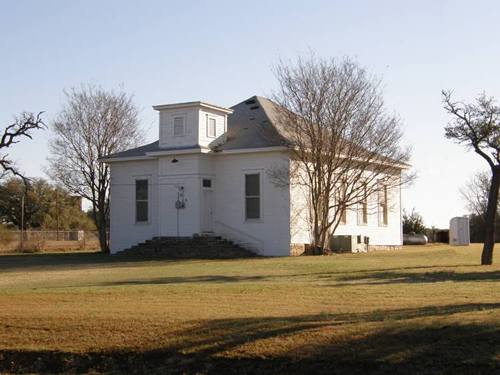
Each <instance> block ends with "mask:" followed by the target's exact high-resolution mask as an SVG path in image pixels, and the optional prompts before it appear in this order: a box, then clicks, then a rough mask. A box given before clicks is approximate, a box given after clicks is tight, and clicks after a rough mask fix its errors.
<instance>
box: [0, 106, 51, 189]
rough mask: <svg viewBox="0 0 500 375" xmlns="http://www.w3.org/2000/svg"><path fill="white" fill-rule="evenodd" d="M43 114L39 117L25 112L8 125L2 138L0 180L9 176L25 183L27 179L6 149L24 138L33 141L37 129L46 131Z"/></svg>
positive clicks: (0, 142)
mask: <svg viewBox="0 0 500 375" xmlns="http://www.w3.org/2000/svg"><path fill="white" fill-rule="evenodd" d="M41 116H42V112H40V113H38V114H37V115H35V114H33V113H31V112H23V113H22V114H21V115H20V116H19V117H17V118H16V119H15V120H14V122H13V123H12V124H10V125H8V126H7V127H6V128H5V129H4V131H3V134H2V135H1V138H0V169H1V170H0V179H1V178H3V177H5V175H7V174H11V175H15V176H18V177H21V178H22V179H23V180H24V181H25V182H26V178H25V177H24V176H23V175H22V174H21V172H20V171H19V169H18V168H17V167H16V166H15V164H14V162H13V161H12V159H10V158H9V155H8V154H6V153H5V149H7V148H9V147H11V146H13V145H15V144H16V143H19V142H20V141H21V139H22V138H29V139H32V133H33V131H34V130H37V129H44V128H45V124H44V122H43V120H42V117H41Z"/></svg>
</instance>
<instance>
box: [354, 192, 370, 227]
mask: <svg viewBox="0 0 500 375" xmlns="http://www.w3.org/2000/svg"><path fill="white" fill-rule="evenodd" d="M363 187H364V189H363V190H364V194H363V195H364V198H363V201H362V202H359V203H358V210H357V223H358V225H359V226H366V225H368V193H367V190H368V187H367V186H366V183H363Z"/></svg>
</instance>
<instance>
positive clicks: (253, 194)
mask: <svg viewBox="0 0 500 375" xmlns="http://www.w3.org/2000/svg"><path fill="white" fill-rule="evenodd" d="M245 218H246V219H247V220H251V219H260V174H259V173H253V174H246V175H245Z"/></svg>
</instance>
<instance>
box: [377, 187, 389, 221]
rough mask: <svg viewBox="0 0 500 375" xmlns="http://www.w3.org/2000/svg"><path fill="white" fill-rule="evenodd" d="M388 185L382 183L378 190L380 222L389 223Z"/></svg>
mask: <svg viewBox="0 0 500 375" xmlns="http://www.w3.org/2000/svg"><path fill="white" fill-rule="evenodd" d="M387 204H388V202H387V186H386V185H382V186H381V187H380V190H379V192H378V224H379V225H387V223H388V217H387V216H388V209H387V207H388V206H387Z"/></svg>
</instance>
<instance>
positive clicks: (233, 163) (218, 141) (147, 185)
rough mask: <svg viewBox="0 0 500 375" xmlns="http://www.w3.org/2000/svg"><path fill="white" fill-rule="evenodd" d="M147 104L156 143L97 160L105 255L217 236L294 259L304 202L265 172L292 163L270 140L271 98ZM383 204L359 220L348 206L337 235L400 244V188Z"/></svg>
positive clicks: (306, 238) (302, 235)
mask: <svg viewBox="0 0 500 375" xmlns="http://www.w3.org/2000/svg"><path fill="white" fill-rule="evenodd" d="M153 108H154V109H155V110H157V111H158V113H159V140H158V141H156V142H153V143H151V144H147V145H145V146H141V147H138V148H135V149H131V150H127V151H123V152H119V153H116V154H113V155H109V156H107V157H106V158H104V159H103V160H102V161H103V162H106V163H108V164H109V165H110V169H111V189H110V201H111V207H110V215H111V217H110V221H111V228H110V246H111V252H112V253H116V252H119V251H121V250H124V249H127V248H130V247H132V246H134V245H136V244H137V243H140V242H143V241H145V240H148V239H151V238H153V237H162V236H166V237H167V236H168V237H175V236H180V237H190V236H193V235H204V234H206V235H218V236H222V237H223V238H226V239H229V240H232V241H233V242H235V243H238V244H241V245H242V246H244V247H246V248H248V249H249V250H253V251H255V252H257V253H258V254H260V255H268V256H286V255H290V254H296V253H297V249H302V248H303V246H304V244H307V243H309V242H310V230H309V225H308V224H307V223H308V220H307V218H306V217H305V215H307V213H306V211H307V210H302V211H304V214H303V215H302V217H299V218H296V217H294V214H293V212H300V211H301V210H300V207H299V209H297V208H298V206H301V205H303V202H304V199H301V198H300V197H298V194H297V192H296V191H294V188H293V186H291V185H290V186H289V187H283V186H278V184H276V183H274V182H273V180H272V177H271V176H270V175H269V173H268V172H269V170H271V169H276V168H288V166H289V163H290V158H289V156H288V152H287V149H286V147H284V146H283V143H282V142H279V141H278V139H279V137H276V134H277V133H278V130H277V128H276V126H275V123H274V121H273V119H276V117H275V116H276V104H275V103H274V102H272V101H270V100H268V99H266V98H263V97H258V96H254V97H252V98H250V99H247V100H245V101H243V102H241V103H239V104H237V105H235V106H233V107H231V108H224V107H220V106H217V105H213V104H208V103H204V102H188V103H176V104H165V105H157V106H154V107H153ZM373 199H377V197H374V198H373ZM389 201H390V202H389ZM384 204H385V206H384V207H382V209H381V211H380V209H379V211H380V212H375V213H371V212H370V213H365V214H364V215H363V214H362V215H359V212H356V211H355V210H349V211H348V212H347V213H346V215H345V218H344V219H343V220H342V223H341V224H340V225H339V227H338V228H337V230H336V232H335V234H336V235H345V236H346V237H345V238H346V239H348V241H349V238H352V239H353V243H354V242H355V243H357V244H361V243H363V244H367V243H369V246H366V247H368V248H370V249H377V248H393V247H399V246H401V245H402V232H401V205H400V188H395V189H392V190H391V191H389V192H387V193H386V197H385V203H384ZM347 236H351V237H347ZM368 239H369V241H368ZM355 247H356V246H355V245H353V248H352V250H353V251H354V250H355ZM358 249H359V248H358ZM298 252H300V251H298Z"/></svg>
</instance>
